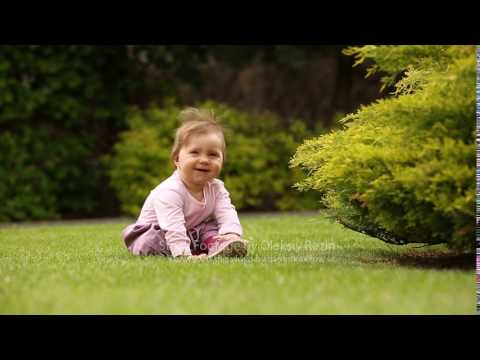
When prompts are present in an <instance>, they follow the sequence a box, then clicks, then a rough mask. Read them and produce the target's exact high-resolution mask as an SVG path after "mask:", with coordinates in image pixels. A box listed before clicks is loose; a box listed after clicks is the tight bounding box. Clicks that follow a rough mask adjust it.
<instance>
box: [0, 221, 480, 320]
mask: <svg viewBox="0 0 480 360" xmlns="http://www.w3.org/2000/svg"><path fill="white" fill-rule="evenodd" d="M240 218H241V221H242V224H243V227H244V231H245V238H247V239H249V240H250V253H249V256H248V257H247V258H245V259H241V260H240V259H212V260H209V261H206V262H201V263H192V262H189V261H186V260H174V259H165V258H160V257H147V258H139V257H134V256H132V255H130V254H129V253H128V252H127V250H126V249H125V248H124V246H123V244H122V242H121V240H120V236H119V235H120V231H121V230H122V228H123V227H124V226H125V225H126V224H127V222H126V220H118V221H108V222H96V223H65V224H60V223H51V224H48V223H46V224H30V225H14V226H4V227H1V228H0V314H475V311H476V295H475V289H476V285H475V260H474V259H475V255H473V256H465V255H461V254H460V255H458V254H457V255H456V254H450V253H448V252H446V251H445V249H444V248H443V247H442V246H438V245H437V246H434V247H423V248H418V245H409V246H404V247H399V246H393V245H387V244H385V243H383V242H381V241H380V240H376V239H373V238H370V237H367V236H364V235H362V234H359V233H356V232H353V231H350V230H347V229H344V228H342V227H341V226H340V225H338V224H334V223H331V222H329V221H328V220H327V219H325V218H323V217H322V216H321V215H315V214H310V215H302V214H299V215H291V214H278V215H261V216H252V215H248V216H247V215H241V216H240Z"/></svg>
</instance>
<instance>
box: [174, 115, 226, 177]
mask: <svg viewBox="0 0 480 360" xmlns="http://www.w3.org/2000/svg"><path fill="white" fill-rule="evenodd" d="M179 120H180V123H181V125H180V127H179V128H178V129H177V132H176V134H175V142H174V144H173V147H172V152H171V159H172V161H173V163H174V164H175V166H176V167H177V169H178V170H179V171H180V173H181V175H182V177H183V178H184V180H187V181H191V182H193V183H198V184H199V185H200V184H201V183H204V182H206V181H208V180H211V179H212V178H213V177H216V176H218V174H219V173H220V171H221V169H222V165H223V162H224V160H225V137H224V133H223V128H222V126H221V125H220V124H219V123H218V121H217V120H216V118H215V115H214V113H213V112H212V111H211V110H202V109H196V108H187V109H185V110H183V111H182V112H181V113H180V115H179Z"/></svg>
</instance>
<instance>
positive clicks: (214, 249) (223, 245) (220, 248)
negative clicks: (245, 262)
mask: <svg viewBox="0 0 480 360" xmlns="http://www.w3.org/2000/svg"><path fill="white" fill-rule="evenodd" d="M205 243H206V245H207V247H208V257H209V258H211V257H214V256H225V257H244V256H246V255H247V242H246V241H245V240H242V239H239V240H224V239H222V238H216V237H211V238H208V239H207V240H205Z"/></svg>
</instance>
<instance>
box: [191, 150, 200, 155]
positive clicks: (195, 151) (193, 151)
mask: <svg viewBox="0 0 480 360" xmlns="http://www.w3.org/2000/svg"><path fill="white" fill-rule="evenodd" d="M190 154H198V151H197V150H191V151H190Z"/></svg>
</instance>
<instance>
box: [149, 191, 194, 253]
mask: <svg viewBox="0 0 480 360" xmlns="http://www.w3.org/2000/svg"><path fill="white" fill-rule="evenodd" d="M153 206H154V209H155V213H156V216H157V220H158V224H159V226H160V228H161V229H162V230H164V231H165V240H166V243H167V246H168V248H169V249H170V252H171V253H172V256H173V257H178V256H185V257H190V256H192V253H191V251H190V239H189V238H188V236H187V231H186V228H185V215H184V213H183V198H182V196H181V194H179V193H177V192H176V191H174V190H167V191H162V192H161V193H159V194H158V195H157V196H156V197H155V198H154V200H153Z"/></svg>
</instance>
